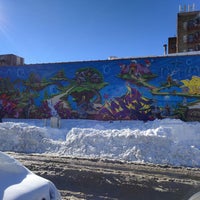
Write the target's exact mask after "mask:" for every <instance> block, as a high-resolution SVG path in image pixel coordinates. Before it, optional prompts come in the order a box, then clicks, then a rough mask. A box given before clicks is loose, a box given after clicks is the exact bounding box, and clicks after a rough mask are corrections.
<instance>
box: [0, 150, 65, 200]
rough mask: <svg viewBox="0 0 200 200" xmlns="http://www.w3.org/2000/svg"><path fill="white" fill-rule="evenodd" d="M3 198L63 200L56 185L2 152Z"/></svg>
mask: <svg viewBox="0 0 200 200" xmlns="http://www.w3.org/2000/svg"><path fill="white" fill-rule="evenodd" d="M0 199H1V200H61V196H60V193H59V192H58V190H57V189H56V187H55V185H54V184H53V183H52V182H51V181H49V180H47V179H44V178H42V177H40V176H37V175H36V174H34V173H32V172H31V171H30V170H28V169H27V168H26V167H24V166H23V165H22V164H21V163H19V162H18V161H17V160H15V159H14V158H12V157H10V156H8V155H7V154H5V153H2V152H0Z"/></svg>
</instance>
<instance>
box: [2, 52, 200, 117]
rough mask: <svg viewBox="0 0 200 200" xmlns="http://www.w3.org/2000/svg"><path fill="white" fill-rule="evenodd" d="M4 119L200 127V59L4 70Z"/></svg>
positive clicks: (134, 60)
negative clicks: (172, 122) (167, 122)
mask: <svg viewBox="0 0 200 200" xmlns="http://www.w3.org/2000/svg"><path fill="white" fill-rule="evenodd" d="M0 102H1V104H2V106H3V110H2V113H1V115H3V116H4V117H6V118H38V119H42V118H50V117H52V116H59V117H60V118H64V119H69V118H80V119H97V120H143V121H148V120H154V119H156V118H159V119H163V118H179V119H182V120H185V121H193V120H197V121H200V56H198V55H185V56H184V55H182V56H165V57H164V56H163V57H146V58H130V59H114V60H102V61H84V62H68V63H52V64H34V65H23V66H16V67H1V68H0Z"/></svg>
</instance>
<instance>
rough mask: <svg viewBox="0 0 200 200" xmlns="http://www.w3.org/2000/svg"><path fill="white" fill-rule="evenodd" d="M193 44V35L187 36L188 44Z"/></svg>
mask: <svg viewBox="0 0 200 200" xmlns="http://www.w3.org/2000/svg"><path fill="white" fill-rule="evenodd" d="M193 42H194V35H193V34H190V35H188V43H193Z"/></svg>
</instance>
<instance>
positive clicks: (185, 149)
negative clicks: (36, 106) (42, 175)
mask: <svg viewBox="0 0 200 200" xmlns="http://www.w3.org/2000/svg"><path fill="white" fill-rule="evenodd" d="M61 123H62V124H61V128H60V129H55V128H51V127H50V126H49V125H48V124H47V126H44V123H43V122H42V121H41V120H26V121H25V120H24V122H19V121H18V122H17V121H13V122H11V120H7V122H4V123H2V124H0V142H1V146H0V150H2V151H17V152H25V153H54V154H58V155H67V156H77V157H90V158H108V159H117V160H125V161H134V162H144V163H146V162H150V163H155V164H170V165H175V166H180V165H182V166H192V167H197V166H198V167H199V166H200V133H199V130H200V123H198V122H191V123H186V122H182V121H180V120H170V119H166V120H155V121H152V122H146V123H144V122H141V121H122V122H120V121H115V122H112V123H110V122H103V121H95V120H62V122H61Z"/></svg>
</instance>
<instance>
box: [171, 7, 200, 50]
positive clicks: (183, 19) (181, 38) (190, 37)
mask: <svg viewBox="0 0 200 200" xmlns="http://www.w3.org/2000/svg"><path fill="white" fill-rule="evenodd" d="M191 51H200V11H195V10H194V5H193V6H192V7H191V6H188V9H187V7H186V6H184V8H183V9H182V8H179V13H178V14H177V36H176V37H171V38H168V53H169V54H170V53H181V52H191Z"/></svg>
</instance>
